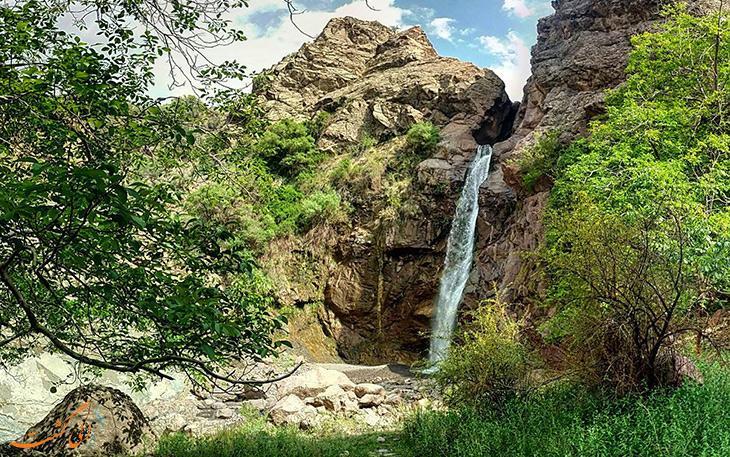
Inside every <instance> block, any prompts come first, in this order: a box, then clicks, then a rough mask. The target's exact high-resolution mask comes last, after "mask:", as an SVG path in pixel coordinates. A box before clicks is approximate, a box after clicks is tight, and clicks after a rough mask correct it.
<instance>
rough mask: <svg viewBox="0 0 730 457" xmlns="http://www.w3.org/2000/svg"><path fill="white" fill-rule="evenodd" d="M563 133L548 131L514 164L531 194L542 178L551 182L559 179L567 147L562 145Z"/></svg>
mask: <svg viewBox="0 0 730 457" xmlns="http://www.w3.org/2000/svg"><path fill="white" fill-rule="evenodd" d="M560 134H561V131H560V130H548V131H546V132H542V133H541V134H538V136H537V142H536V143H535V144H534V145H533V146H532V147H529V148H527V149H525V150H524V151H523V152H522V153H521V154H520V155H519V157H517V158H516V159H515V160H514V162H515V163H516V164H517V165H518V166H519V167H520V170H521V172H522V182H523V184H524V186H525V188H526V189H527V190H528V191H529V192H534V191H535V184H537V182H538V181H539V180H540V178H542V177H547V178H548V179H550V181H555V179H557V172H558V160H559V159H560V157H561V155H562V154H563V153H564V152H565V149H566V147H565V146H564V145H563V144H561V143H560V141H559V138H560Z"/></svg>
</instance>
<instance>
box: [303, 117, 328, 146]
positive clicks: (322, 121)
mask: <svg viewBox="0 0 730 457" xmlns="http://www.w3.org/2000/svg"><path fill="white" fill-rule="evenodd" d="M331 117H332V115H331V114H330V113H328V112H327V111H320V112H319V113H317V114H316V115H315V116H314V117H313V118H312V120H311V121H306V122H304V126H305V127H306V128H307V131H308V132H309V135H311V136H312V137H313V138H315V139H319V137H321V136H322V134H323V133H324V130H325V129H326V128H327V125H329V122H330V118H331Z"/></svg>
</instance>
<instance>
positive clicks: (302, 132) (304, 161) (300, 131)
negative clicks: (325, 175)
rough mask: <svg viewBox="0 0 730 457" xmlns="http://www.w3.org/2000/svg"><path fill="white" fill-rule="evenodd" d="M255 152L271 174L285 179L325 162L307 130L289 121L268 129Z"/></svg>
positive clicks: (303, 126) (278, 123) (286, 120)
mask: <svg viewBox="0 0 730 457" xmlns="http://www.w3.org/2000/svg"><path fill="white" fill-rule="evenodd" d="M255 150H256V153H257V155H258V156H259V157H261V158H263V159H264V160H265V161H266V163H267V164H268V166H269V168H270V169H271V170H273V171H275V172H276V173H278V174H280V175H282V176H286V177H295V176H297V175H298V174H299V173H301V172H303V171H308V170H311V169H312V168H314V167H315V166H316V165H317V164H318V163H319V162H321V161H322V159H324V158H325V155H324V154H323V153H322V152H320V150H319V149H318V148H317V144H316V142H315V139H314V137H312V135H311V134H310V130H309V129H308V128H307V126H305V125H304V124H300V123H298V122H294V121H292V120H289V119H284V120H283V121H281V122H277V123H276V124H274V125H272V126H271V127H269V128H268V129H267V130H266V132H264V134H263V135H262V136H261V138H260V139H259V141H258V143H256V146H255Z"/></svg>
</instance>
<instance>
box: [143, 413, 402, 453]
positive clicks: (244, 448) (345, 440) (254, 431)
mask: <svg viewBox="0 0 730 457" xmlns="http://www.w3.org/2000/svg"><path fill="white" fill-rule="evenodd" d="M247 416H248V418H247V421H246V422H245V423H244V424H242V425H241V426H239V427H236V428H234V429H230V430H224V431H221V432H219V433H216V434H213V435H210V436H205V437H193V436H190V435H186V434H184V433H176V434H171V435H165V436H163V437H162V438H161V439H160V443H159V446H158V451H157V454H156V455H157V456H159V457H345V456H347V457H369V456H371V455H376V454H377V451H378V450H379V449H383V448H392V447H393V446H395V445H397V444H399V443H398V442H396V441H394V439H393V438H397V436H396V435H395V434H394V433H393V432H378V433H368V434H361V435H357V434H351V433H348V432H351V431H352V427H350V426H349V425H351V424H342V423H341V422H342V421H338V422H340V425H342V427H338V426H337V423H336V422H332V421H325V423H324V424H323V426H321V427H318V428H317V429H315V430H313V431H302V430H299V429H298V428H296V427H274V426H272V425H270V424H267V423H266V420H265V418H263V417H253V416H252V415H247ZM333 420H334V419H333ZM381 436H382V437H385V438H386V441H385V442H384V443H379V442H378V437H381Z"/></svg>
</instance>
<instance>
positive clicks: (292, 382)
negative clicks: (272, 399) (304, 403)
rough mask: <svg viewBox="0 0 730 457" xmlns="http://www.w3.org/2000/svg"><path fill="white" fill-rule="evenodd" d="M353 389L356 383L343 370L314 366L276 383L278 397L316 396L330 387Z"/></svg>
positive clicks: (301, 397)
mask: <svg viewBox="0 0 730 457" xmlns="http://www.w3.org/2000/svg"><path fill="white" fill-rule="evenodd" d="M332 386H337V387H339V388H340V389H352V387H353V386H354V383H353V382H352V381H350V378H348V377H347V375H345V374H344V373H342V372H339V371H336V370H328V369H326V368H322V367H314V368H312V369H311V370H309V371H306V372H303V373H300V374H295V375H294V376H290V377H288V378H286V379H284V380H282V381H280V382H278V383H276V384H275V385H274V390H275V392H276V398H279V399H281V398H284V397H286V396H288V395H296V396H297V397H299V398H300V399H305V398H308V397H316V396H317V395H319V394H320V393H322V392H324V391H325V390H327V388H328V387H332Z"/></svg>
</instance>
